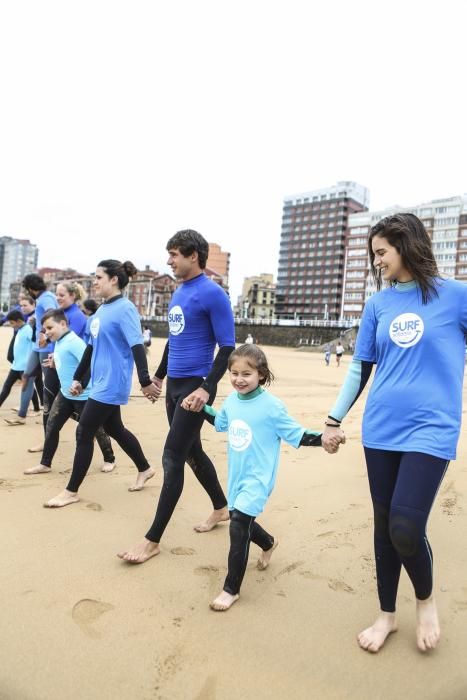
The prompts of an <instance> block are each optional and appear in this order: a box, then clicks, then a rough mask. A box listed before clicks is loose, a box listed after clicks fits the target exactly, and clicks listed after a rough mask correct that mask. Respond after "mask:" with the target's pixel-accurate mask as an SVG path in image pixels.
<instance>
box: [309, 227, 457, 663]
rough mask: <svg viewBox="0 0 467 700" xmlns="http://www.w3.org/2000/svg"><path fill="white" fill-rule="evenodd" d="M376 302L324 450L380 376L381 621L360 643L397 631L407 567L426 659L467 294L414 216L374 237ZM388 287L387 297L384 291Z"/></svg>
mask: <svg viewBox="0 0 467 700" xmlns="http://www.w3.org/2000/svg"><path fill="white" fill-rule="evenodd" d="M368 248H369V256H370V262H371V270H372V272H373V276H374V278H375V281H376V286H377V289H378V290H381V291H378V293H377V294H375V295H374V296H372V297H370V299H369V300H368V301H367V303H366V305H365V309H364V311H363V316H362V319H361V324H360V330H359V332H358V337H357V342H356V347H355V352H354V356H353V360H352V362H351V364H350V367H349V370H348V372H347V376H346V378H345V380H344V384H343V387H342V389H341V391H340V393H339V396H338V397H337V401H336V403H335V404H334V406H333V407H332V408H331V410H330V412H329V416H328V418H327V421H326V423H327V426H326V430H325V432H324V433H323V437H322V441H323V446H324V448H325V449H327V446H328V444H330V445H331V447H332V446H333V442H330V441H331V440H332V438H334V437H335V436H336V435H340V423H341V421H342V420H343V419H344V418H345V416H346V415H347V413H348V411H349V410H350V408H351V406H353V404H354V403H355V401H356V400H357V398H358V396H359V395H360V393H361V392H362V391H363V388H364V387H365V384H366V382H367V381H368V378H369V377H370V374H371V371H372V368H373V365H376V374H375V377H374V380H373V383H372V386H371V389H370V392H369V394H368V399H367V402H366V407H365V413H364V416H363V429H362V437H363V445H364V450H365V458H366V464H367V470H368V479H369V483H370V492H371V498H372V501H373V510H374V547H375V560H376V578H377V587H378V596H379V603H380V612H379V614H378V616H377V618H376V620H375V622H374V623H373V624H372V625H371V626H370V627H368V628H366V629H364V630H363V632H361V633H360V634H359V635H358V642H359V644H360V646H361V647H362V649H366V650H367V651H371V652H377V651H379V649H381V647H382V646H383V645H384V643H385V641H386V638H387V637H388V635H389V634H391V632H394V631H395V630H396V629H397V623H396V598H397V590H398V585H399V576H400V573H401V567H402V566H403V567H404V568H405V570H406V572H407V574H408V576H409V578H410V580H411V582H412V585H413V587H414V592H415V598H416V639H417V644H418V647H419V649H420V650H421V651H427V650H429V649H434V648H435V647H436V645H437V643H438V641H439V638H440V626H439V621H438V612H437V607H436V602H435V598H434V594H433V554H432V551H431V547H430V544H429V542H428V539H427V536H426V527H427V521H428V517H429V514H430V511H431V508H432V506H433V502H434V499H435V497H436V494H437V493H438V490H439V488H440V485H441V482H442V480H443V477H444V475H445V473H446V470H447V468H448V465H449V460H451V459H455V457H456V446H457V441H458V438H459V432H460V426H461V418H462V382H463V377H464V356H465V334H466V332H467V285H465V284H464V283H462V282H458V281H456V280H453V279H443V278H441V277H440V275H439V272H438V268H437V265H436V260H435V257H434V254H433V249H432V243H431V239H430V236H429V235H428V233H427V231H426V229H425V227H424V225H423V223H422V222H421V221H420V219H418V218H417V217H416V216H415V215H414V214H395V215H393V216H388V217H386V218H384V219H382V220H381V221H379V222H378V223H377V224H376V225H375V226H373V227H372V228H371V230H370V235H369V241H368ZM383 282H385V283H387V288H386V289H383V290H382V289H381V287H382V286H383Z"/></svg>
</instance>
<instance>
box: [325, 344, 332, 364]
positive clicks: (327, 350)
mask: <svg viewBox="0 0 467 700" xmlns="http://www.w3.org/2000/svg"><path fill="white" fill-rule="evenodd" d="M324 362H325V363H326V367H329V363H330V362H331V346H330V345H326V347H325V348H324Z"/></svg>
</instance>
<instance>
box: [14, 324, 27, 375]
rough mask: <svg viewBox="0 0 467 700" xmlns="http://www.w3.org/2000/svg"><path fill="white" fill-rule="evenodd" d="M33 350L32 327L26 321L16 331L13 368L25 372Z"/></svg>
mask: <svg viewBox="0 0 467 700" xmlns="http://www.w3.org/2000/svg"><path fill="white" fill-rule="evenodd" d="M31 350H32V328H31V326H30V325H29V323H25V324H24V326H22V327H21V328H20V329H19V330H18V331H16V335H15V342H14V345H13V362H12V363H11V369H14V370H15V371H16V372H24V370H25V369H26V365H27V362H28V358H29V355H30V354H31Z"/></svg>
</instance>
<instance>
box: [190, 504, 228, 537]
mask: <svg viewBox="0 0 467 700" xmlns="http://www.w3.org/2000/svg"><path fill="white" fill-rule="evenodd" d="M229 519H230V518H229V511H228V509H227V506H224V508H219V509H218V510H213V511H212V513H211V515H210V516H209V518H208V519H207V520H205V521H204V523H200V524H199V525H195V526H194V527H193V530H196V532H209V531H210V530H212V529H213V528H215V527H216V525H218V524H219V523H222V522H224V521H225V520H229Z"/></svg>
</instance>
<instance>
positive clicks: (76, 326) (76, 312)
mask: <svg viewBox="0 0 467 700" xmlns="http://www.w3.org/2000/svg"><path fill="white" fill-rule="evenodd" d="M63 311H64V312H65V316H66V320H67V322H68V328H69V329H70V331H73V332H74V333H76V335H77V336H78V337H79V338H83V340H86V338H85V332H86V321H87V320H88V319H87V316H86V315H85V314H83V312H82V311H81V309H80V308H79V306H78V304H72V305H71V306H69V307H68V308H67V309H63Z"/></svg>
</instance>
